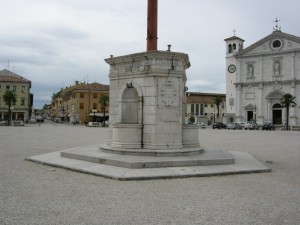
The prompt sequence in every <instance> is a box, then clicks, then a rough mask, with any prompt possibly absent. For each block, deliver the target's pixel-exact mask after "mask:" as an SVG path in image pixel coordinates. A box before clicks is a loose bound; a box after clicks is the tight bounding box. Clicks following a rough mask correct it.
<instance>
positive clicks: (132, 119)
mask: <svg viewBox="0 0 300 225" xmlns="http://www.w3.org/2000/svg"><path fill="white" fill-rule="evenodd" d="M140 99H141V98H139V95H138V92H137V90H136V88H135V87H131V88H125V89H124V91H123V94H122V100H121V123H124V124H137V123H140V122H141V121H140V119H139V117H140V116H139V115H140V108H141V107H140Z"/></svg>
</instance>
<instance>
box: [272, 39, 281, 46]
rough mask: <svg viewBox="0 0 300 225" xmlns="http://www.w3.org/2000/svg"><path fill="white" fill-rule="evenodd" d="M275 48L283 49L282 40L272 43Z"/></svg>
mask: <svg viewBox="0 0 300 225" xmlns="http://www.w3.org/2000/svg"><path fill="white" fill-rule="evenodd" d="M272 46H273V48H280V47H281V41H280V40H275V41H273V43H272Z"/></svg>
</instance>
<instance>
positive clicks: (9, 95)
mask: <svg viewBox="0 0 300 225" xmlns="http://www.w3.org/2000/svg"><path fill="white" fill-rule="evenodd" d="M3 100H4V101H5V104H6V105H8V123H7V126H9V125H10V124H11V106H12V104H15V103H16V102H17V95H16V94H15V92H13V91H6V92H5V94H4V95H3Z"/></svg>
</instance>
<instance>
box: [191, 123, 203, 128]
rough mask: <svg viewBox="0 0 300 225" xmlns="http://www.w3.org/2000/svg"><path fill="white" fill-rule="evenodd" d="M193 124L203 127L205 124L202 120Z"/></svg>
mask: <svg viewBox="0 0 300 225" xmlns="http://www.w3.org/2000/svg"><path fill="white" fill-rule="evenodd" d="M194 124H195V125H197V126H198V127H201V128H205V124H204V123H203V122H197V123H194Z"/></svg>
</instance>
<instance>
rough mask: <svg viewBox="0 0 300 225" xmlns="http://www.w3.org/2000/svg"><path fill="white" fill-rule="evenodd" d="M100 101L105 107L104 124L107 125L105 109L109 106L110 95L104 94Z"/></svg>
mask: <svg viewBox="0 0 300 225" xmlns="http://www.w3.org/2000/svg"><path fill="white" fill-rule="evenodd" d="M99 103H100V104H101V109H104V112H103V117H104V122H103V124H104V126H105V110H106V106H108V104H109V96H107V95H102V96H101V97H100V98H99Z"/></svg>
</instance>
